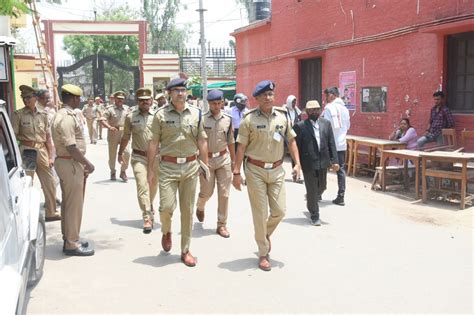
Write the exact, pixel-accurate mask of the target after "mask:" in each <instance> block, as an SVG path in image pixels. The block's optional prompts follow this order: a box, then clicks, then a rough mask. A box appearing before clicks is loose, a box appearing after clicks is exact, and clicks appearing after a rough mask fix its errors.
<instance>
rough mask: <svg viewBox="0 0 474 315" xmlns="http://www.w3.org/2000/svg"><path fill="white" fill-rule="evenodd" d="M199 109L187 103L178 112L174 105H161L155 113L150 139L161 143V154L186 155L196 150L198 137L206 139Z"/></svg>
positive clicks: (194, 152) (192, 153)
mask: <svg viewBox="0 0 474 315" xmlns="http://www.w3.org/2000/svg"><path fill="white" fill-rule="evenodd" d="M200 116H201V110H200V109H199V108H196V107H194V106H191V105H189V104H185V105H184V110H183V111H182V112H181V113H179V112H177V111H176V110H175V108H174V105H173V104H170V105H168V106H163V107H161V108H160V109H158V111H157V112H156V113H155V116H154V117H153V123H152V126H151V139H152V140H154V141H158V142H159V143H160V144H161V148H160V154H161V155H162V156H173V157H188V156H191V155H194V154H196V153H197V151H198V145H197V142H198V139H207V135H206V133H205V132H204V128H203V124H202V118H201V119H199V117H200ZM200 120H201V122H199V121H200Z"/></svg>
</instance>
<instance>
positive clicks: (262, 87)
mask: <svg viewBox="0 0 474 315" xmlns="http://www.w3.org/2000/svg"><path fill="white" fill-rule="evenodd" d="M274 89H275V83H273V82H272V81H270V80H263V81H261V82H259V83H258V84H257V86H256V87H255V90H254V91H253V94H252V95H253V97H257V96H259V95H260V94H262V93H263V92H266V91H273V90H274Z"/></svg>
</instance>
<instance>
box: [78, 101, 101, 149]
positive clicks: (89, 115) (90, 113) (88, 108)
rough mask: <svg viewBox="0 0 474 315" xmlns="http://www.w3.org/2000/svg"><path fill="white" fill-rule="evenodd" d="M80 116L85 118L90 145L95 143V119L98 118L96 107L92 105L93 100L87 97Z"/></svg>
mask: <svg viewBox="0 0 474 315" xmlns="http://www.w3.org/2000/svg"><path fill="white" fill-rule="evenodd" d="M82 114H83V115H84V117H85V118H86V122H87V129H88V131H89V139H90V141H91V144H96V143H97V118H99V114H98V108H97V105H96V104H94V99H93V98H92V97H89V98H88V99H87V104H86V105H84V108H82Z"/></svg>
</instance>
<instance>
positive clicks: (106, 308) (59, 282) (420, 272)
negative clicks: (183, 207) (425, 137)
mask: <svg viewBox="0 0 474 315" xmlns="http://www.w3.org/2000/svg"><path fill="white" fill-rule="evenodd" d="M88 150H89V152H88V156H89V157H90V158H91V159H92V161H93V162H94V164H95V165H96V172H95V173H94V174H92V175H91V177H90V179H89V182H88V186H87V196H86V203H85V211H84V219H83V225H82V237H84V238H87V239H89V240H91V241H92V242H93V244H94V246H95V249H96V255H95V256H93V257H88V258H82V257H66V256H63V254H62V252H61V246H62V241H61V236H60V223H59V222H52V223H47V235H48V238H47V249H46V263H45V273H44V277H43V279H42V280H41V282H40V283H39V284H38V285H37V286H36V287H35V288H33V290H32V291H30V299H29V304H28V313H48V314H49V313H61V314H65V313H175V312H179V313H182V312H200V313H207V312H212V313H223V312H226V313H230V312H231V313H237V312H246V313H247V312H250V313H262V312H278V313H295V312H305V313H316V312H337V313H339V312H351V313H353V312H363V313H366V312H384V313H385V312H387V313H388V312H427V313H434V312H449V313H454V312H461V313H469V314H471V313H472V312H473V305H472V300H473V299H472V297H473V287H472V285H473V229H472V222H473V220H472V219H473V207H471V208H468V209H466V210H464V211H459V210H457V207H456V206H451V205H445V204H439V203H430V204H428V205H424V204H422V203H421V202H419V201H414V200H413V199H411V198H410V197H409V196H404V195H403V194H400V195H397V194H389V193H380V192H374V191H371V190H370V185H369V183H368V182H369V180H368V179H366V180H363V179H359V178H357V179H354V178H349V179H348V192H347V196H346V202H347V206H345V207H339V206H335V205H332V204H331V202H330V200H331V199H332V198H333V197H334V195H335V191H336V181H335V176H334V175H333V174H331V175H330V176H329V183H328V191H327V192H326V193H325V194H324V196H323V201H322V202H321V214H322V220H323V221H325V222H326V224H324V225H323V226H321V227H314V226H311V225H309V221H308V219H307V217H306V214H305V202H304V197H303V195H304V193H305V192H304V186H303V185H301V184H295V183H291V182H288V183H287V186H286V187H287V206H288V209H287V216H286V218H285V219H284V221H283V222H282V224H281V225H280V226H279V227H278V229H277V230H276V233H275V234H274V236H273V238H272V245H273V247H272V253H271V262H272V264H273V270H272V271H271V272H263V271H261V270H259V269H257V268H256V265H257V253H256V244H255V242H254V240H253V227H252V219H251V213H250V207H249V202H248V197H247V192H246V191H244V192H237V191H235V190H233V191H232V192H231V197H230V201H231V206H230V217H229V230H230V232H231V237H230V239H223V238H221V237H219V236H218V235H216V234H215V227H216V226H215V225H216V220H217V219H216V211H215V208H216V199H214V198H213V199H212V200H211V201H210V202H209V205H208V208H207V212H206V220H205V222H204V223H203V224H201V223H194V231H193V240H192V243H191V252H192V253H193V254H194V255H195V256H197V257H198V265H197V266H196V267H195V268H188V267H186V266H184V265H183V264H182V263H181V262H180V258H179V253H180V250H179V211H178V210H177V211H176V212H175V216H174V222H173V229H174V231H175V233H174V234H173V249H172V250H171V253H170V254H165V253H164V252H163V251H162V250H161V244H160V240H161V233H160V230H159V225H158V226H155V230H154V231H153V232H152V233H151V234H149V235H144V234H143V233H142V231H141V221H140V213H139V210H138V207H137V201H136V198H135V182H134V179H133V178H131V179H130V180H129V183H127V184H125V183H122V182H120V181H117V182H111V181H109V180H108V167H107V146H106V143H105V141H103V140H102V141H99V143H98V145H96V146H88ZM285 167H287V168H288V167H289V166H288V163H287V164H286V165H285ZM129 176H130V177H132V172H131V170H130V171H129ZM288 178H290V176H289V175H288ZM155 204H157V203H156V202H155Z"/></svg>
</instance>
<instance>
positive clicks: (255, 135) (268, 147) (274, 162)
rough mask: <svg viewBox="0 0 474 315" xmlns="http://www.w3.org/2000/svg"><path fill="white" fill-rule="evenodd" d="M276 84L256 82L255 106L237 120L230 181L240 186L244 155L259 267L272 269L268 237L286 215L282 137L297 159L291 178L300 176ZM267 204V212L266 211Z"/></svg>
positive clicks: (289, 124) (292, 134)
mask: <svg viewBox="0 0 474 315" xmlns="http://www.w3.org/2000/svg"><path fill="white" fill-rule="evenodd" d="M274 89H275V84H274V83H273V82H272V81H269V80H265V81H261V82H260V83H258V84H257V86H256V88H255V90H254V92H253V96H254V97H255V99H256V100H257V102H258V107H257V108H255V109H253V110H250V111H249V112H248V113H247V115H246V116H245V117H244V119H243V120H242V122H241V123H240V128H239V135H238V137H237V142H238V143H239V145H238V147H237V153H236V158H235V163H234V167H233V175H234V177H233V185H234V187H235V188H236V189H237V190H240V189H241V181H242V178H241V176H240V167H241V165H242V161H243V159H244V156H245V157H246V162H245V163H246V168H245V176H246V179H247V190H248V194H249V199H250V206H251V207H252V216H253V224H254V229H255V240H256V242H257V246H258V255H259V263H258V267H259V268H260V269H262V270H264V271H269V270H271V264H270V261H269V256H268V254H269V252H270V250H271V242H270V237H271V235H272V233H273V232H274V231H275V229H276V227H277V225H278V224H279V223H280V221H281V220H282V219H283V217H284V216H285V211H286V196H285V171H284V169H283V167H282V163H283V153H284V147H283V143H284V139H285V138H286V139H287V140H288V149H289V150H290V154H291V157H292V158H293V160H294V161H295V162H296V164H295V167H294V168H293V180H296V179H298V178H299V177H300V169H301V167H300V163H299V160H300V159H299V154H298V148H297V146H296V141H295V136H296V134H295V132H294V131H293V129H292V126H291V122H290V121H289V118H288V115H287V113H286V110H285V109H283V108H281V107H275V106H273V103H274V98H275V95H274ZM268 207H270V215H268Z"/></svg>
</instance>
